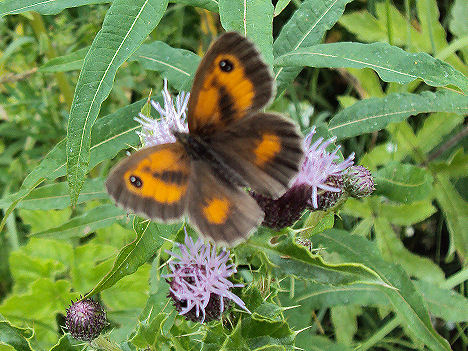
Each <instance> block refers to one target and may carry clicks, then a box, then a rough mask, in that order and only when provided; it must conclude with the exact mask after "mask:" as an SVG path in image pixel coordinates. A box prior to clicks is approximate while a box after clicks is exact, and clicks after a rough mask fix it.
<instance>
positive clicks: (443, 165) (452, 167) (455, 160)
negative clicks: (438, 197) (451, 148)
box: [430, 148, 468, 178]
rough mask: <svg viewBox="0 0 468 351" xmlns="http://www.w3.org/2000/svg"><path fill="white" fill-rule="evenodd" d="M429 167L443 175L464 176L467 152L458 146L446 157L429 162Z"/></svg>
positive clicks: (467, 163)
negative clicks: (442, 159)
mask: <svg viewBox="0 0 468 351" xmlns="http://www.w3.org/2000/svg"><path fill="white" fill-rule="evenodd" d="M430 169H431V170H432V171H433V172H435V173H437V174H440V175H441V176H444V177H449V178H450V177H460V178H461V177H464V176H465V175H466V174H468V154H466V153H465V151H464V150H463V148H459V149H458V150H456V151H455V152H454V153H453V154H452V155H451V156H450V157H449V158H448V159H446V160H444V161H433V162H431V163H430Z"/></svg>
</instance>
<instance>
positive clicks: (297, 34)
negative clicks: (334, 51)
mask: <svg viewBox="0 0 468 351" xmlns="http://www.w3.org/2000/svg"><path fill="white" fill-rule="evenodd" d="M351 1H352V0H305V1H304V2H303V3H302V4H301V6H300V7H299V8H298V9H297V10H296V12H294V14H293V16H292V17H291V19H290V20H289V21H288V22H287V23H286V24H285V25H284V26H283V28H282V29H281V32H280V34H279V36H278V38H276V40H275V42H274V43H273V55H274V57H275V58H276V57H279V56H281V55H284V54H286V53H288V52H291V51H294V50H297V49H299V48H301V47H305V46H312V45H315V44H318V43H320V42H321V41H322V39H323V37H324V35H325V32H326V31H327V30H329V29H330V28H331V27H333V25H334V24H335V23H336V21H338V19H339V18H340V17H341V15H342V14H343V12H344V9H345V6H346V4H348V3H349V2H351ZM300 71H301V68H296V67H293V68H289V67H279V68H276V69H275V80H276V84H277V94H278V95H279V94H281V93H282V92H283V91H284V90H285V89H286V87H287V86H288V85H289V84H290V83H291V82H292V81H293V80H294V78H295V77H296V76H297V75H298V74H299V72H300Z"/></svg>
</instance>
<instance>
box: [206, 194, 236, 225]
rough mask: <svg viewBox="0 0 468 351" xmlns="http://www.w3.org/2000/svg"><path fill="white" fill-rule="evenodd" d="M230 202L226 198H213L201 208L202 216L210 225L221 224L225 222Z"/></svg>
mask: <svg viewBox="0 0 468 351" xmlns="http://www.w3.org/2000/svg"><path fill="white" fill-rule="evenodd" d="M230 207H231V202H230V201H229V199H228V198H227V197H221V198H220V197H213V198H211V199H210V200H208V201H207V204H206V205H205V206H203V209H202V211H203V215H204V216H205V218H206V220H207V221H208V222H209V223H212V224H223V223H225V222H226V220H227V218H228V215H229V212H230Z"/></svg>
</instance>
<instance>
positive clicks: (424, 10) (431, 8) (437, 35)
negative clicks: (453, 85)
mask: <svg viewBox="0 0 468 351" xmlns="http://www.w3.org/2000/svg"><path fill="white" fill-rule="evenodd" d="M438 5H439V4H438V2H437V0H424V1H417V2H416V10H417V14H418V17H419V21H420V25H421V27H420V30H421V33H422V35H423V40H424V41H426V42H427V43H429V44H430V51H429V53H431V54H433V55H436V54H437V53H439V52H440V51H441V50H442V49H444V48H445V47H447V46H448V43H447V33H446V32H445V28H444V26H443V25H442V24H441V23H440V22H439V16H440V12H439V6H438ZM446 61H447V62H448V63H450V64H451V65H452V66H453V67H455V68H457V69H458V70H460V71H462V72H463V73H465V74H468V69H467V66H466V65H465V64H464V63H463V62H462V61H461V60H460V59H459V58H458V56H457V55H456V54H455V53H452V54H451V55H450V56H449V57H447V59H446Z"/></svg>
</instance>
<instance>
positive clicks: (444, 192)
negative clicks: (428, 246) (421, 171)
mask: <svg viewBox="0 0 468 351" xmlns="http://www.w3.org/2000/svg"><path fill="white" fill-rule="evenodd" d="M434 195H435V198H436V200H437V203H438V204H439V206H440V208H441V209H442V212H443V213H444V216H445V221H446V222H447V227H448V230H449V233H450V246H449V250H448V253H447V255H448V256H451V255H452V254H453V253H454V252H455V251H457V253H458V254H459V255H460V258H461V260H462V261H464V260H466V257H467V254H468V237H467V235H466V233H467V231H466V228H468V204H467V203H466V202H465V201H464V200H463V198H462V197H461V196H460V194H458V192H457V191H456V189H455V187H454V186H453V184H452V183H451V182H450V180H449V179H447V177H444V176H441V175H437V176H436V177H435V182H434Z"/></svg>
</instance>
